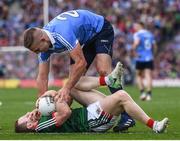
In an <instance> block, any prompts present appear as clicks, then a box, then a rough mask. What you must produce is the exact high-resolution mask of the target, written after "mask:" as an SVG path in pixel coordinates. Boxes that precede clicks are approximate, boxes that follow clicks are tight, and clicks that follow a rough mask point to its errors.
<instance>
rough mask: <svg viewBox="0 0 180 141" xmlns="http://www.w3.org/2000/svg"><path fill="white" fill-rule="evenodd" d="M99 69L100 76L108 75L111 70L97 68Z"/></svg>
mask: <svg viewBox="0 0 180 141" xmlns="http://www.w3.org/2000/svg"><path fill="white" fill-rule="evenodd" d="M97 71H98V73H99V75H100V76H106V75H108V74H109V72H108V71H107V70H103V69H97Z"/></svg>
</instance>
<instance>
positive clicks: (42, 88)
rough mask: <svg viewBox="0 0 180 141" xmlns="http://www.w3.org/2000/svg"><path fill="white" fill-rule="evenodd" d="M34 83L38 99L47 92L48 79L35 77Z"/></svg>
mask: <svg viewBox="0 0 180 141" xmlns="http://www.w3.org/2000/svg"><path fill="white" fill-rule="evenodd" d="M36 82H37V89H38V97H40V96H41V95H43V94H44V93H45V92H46V91H47V90H48V79H47V78H46V79H45V78H41V77H37V80H36Z"/></svg>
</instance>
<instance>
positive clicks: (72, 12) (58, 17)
mask: <svg viewBox="0 0 180 141" xmlns="http://www.w3.org/2000/svg"><path fill="white" fill-rule="evenodd" d="M67 15H69V16H71V17H74V18H77V17H79V14H78V12H76V11H75V10H72V11H68V12H64V13H62V14H60V15H59V16H57V19H58V20H67V17H66V16H67Z"/></svg>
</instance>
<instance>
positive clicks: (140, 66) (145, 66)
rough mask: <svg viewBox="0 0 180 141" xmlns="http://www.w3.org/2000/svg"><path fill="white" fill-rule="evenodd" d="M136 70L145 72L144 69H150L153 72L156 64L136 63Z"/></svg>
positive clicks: (150, 62) (148, 62)
mask: <svg viewBox="0 0 180 141" xmlns="http://www.w3.org/2000/svg"><path fill="white" fill-rule="evenodd" d="M136 69H137V70H144V69H150V70H153V69H154V64H153V61H152V60H151V61H147V62H139V61H137V62H136Z"/></svg>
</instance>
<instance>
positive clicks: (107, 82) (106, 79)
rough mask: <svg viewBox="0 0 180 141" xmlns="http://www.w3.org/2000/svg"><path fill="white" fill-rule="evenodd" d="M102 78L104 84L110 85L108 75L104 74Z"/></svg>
mask: <svg viewBox="0 0 180 141" xmlns="http://www.w3.org/2000/svg"><path fill="white" fill-rule="evenodd" d="M104 80H105V82H106V85H111V81H110V80H109V77H108V76H105V78H104Z"/></svg>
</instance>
